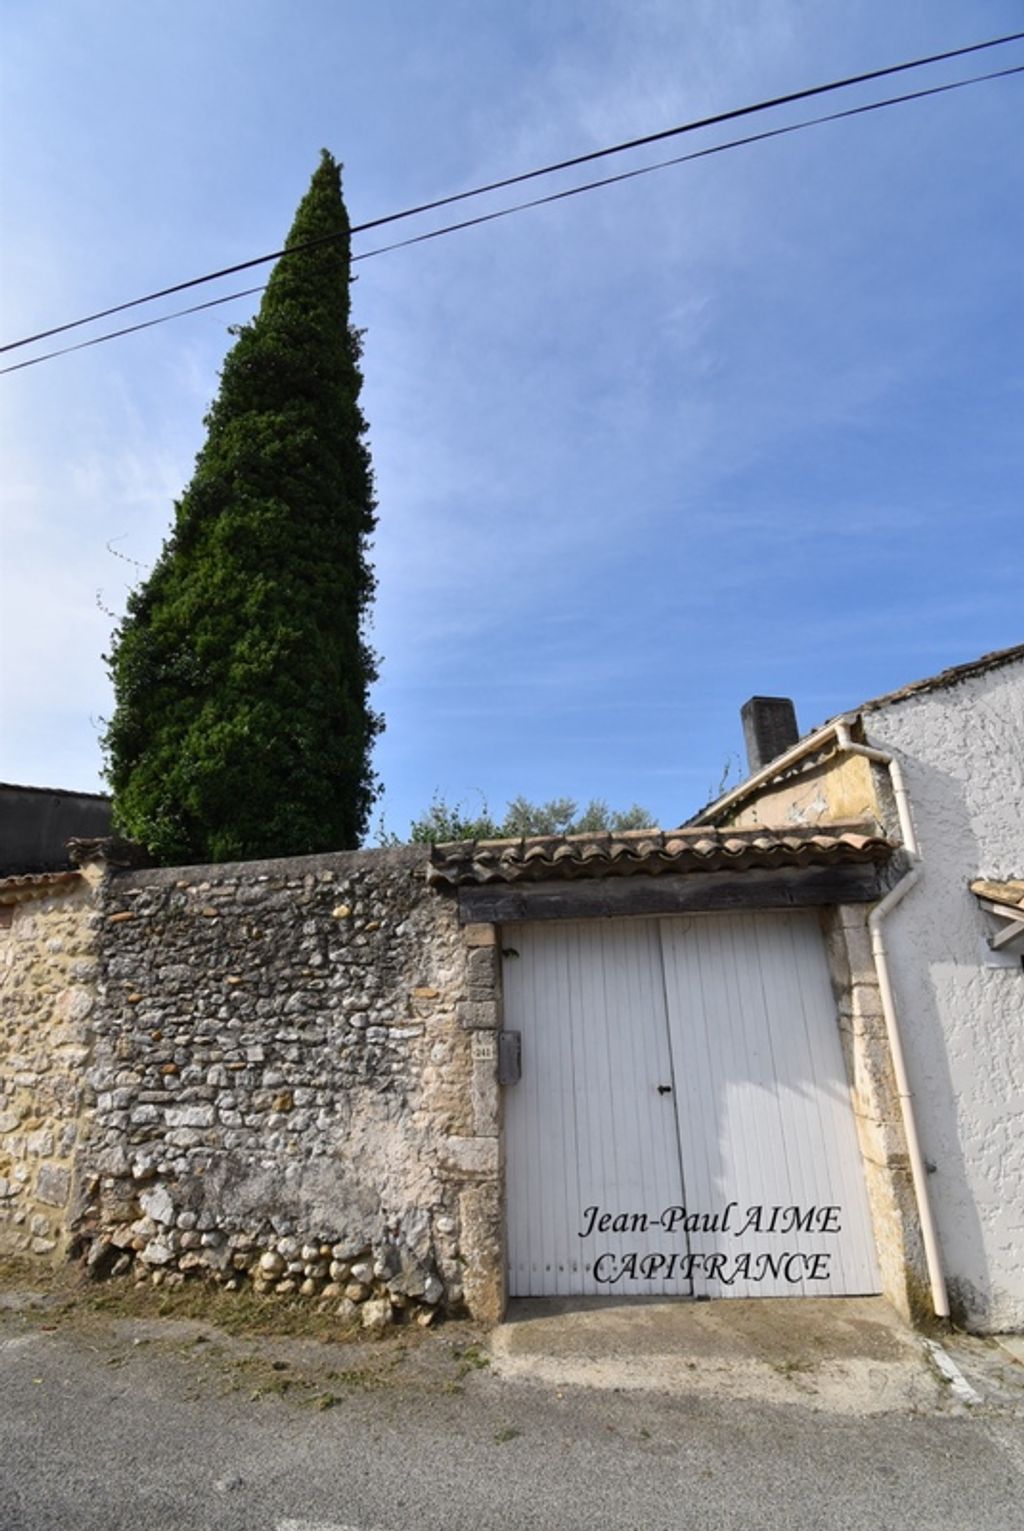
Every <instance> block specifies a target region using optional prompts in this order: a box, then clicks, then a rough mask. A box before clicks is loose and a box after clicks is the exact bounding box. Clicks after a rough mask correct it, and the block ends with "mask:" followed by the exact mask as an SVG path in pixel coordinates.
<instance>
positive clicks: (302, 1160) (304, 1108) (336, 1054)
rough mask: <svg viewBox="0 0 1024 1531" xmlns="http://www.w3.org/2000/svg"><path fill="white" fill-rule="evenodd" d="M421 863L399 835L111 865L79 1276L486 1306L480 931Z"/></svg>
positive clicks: (491, 1150) (485, 1052) (486, 1081)
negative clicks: (277, 857)
mask: <svg viewBox="0 0 1024 1531" xmlns="http://www.w3.org/2000/svg"><path fill="white" fill-rule="evenodd" d="M423 872H424V858H423V854H422V851H420V850H418V849H417V848H404V849H401V850H395V851H376V852H351V853H341V854H336V855H330V856H319V857H302V858H297V859H295V860H290V861H272V862H262V863H260V862H249V863H246V864H244V865H224V866H218V867H193V868H185V869H171V870H161V871H143V872H122V873H119V874H115V875H112V876H110V877H109V878H107V879H106V880H105V882H104V884H103V893H102V924H103V933H102V942H101V947H102V952H101V960H100V975H99V977H100V982H99V990H98V998H97V1004H96V1008H95V1011H94V1014H93V1017H92V1021H93V1051H92V1056H91V1062H90V1065H89V1068H88V1073H87V1082H88V1086H89V1091H90V1096H89V1098H90V1103H91V1105H92V1111H93V1124H92V1129H91V1131H90V1134H89V1139H88V1142H87V1143H86V1144H85V1145H83V1147H82V1150H81V1152H80V1156H79V1170H80V1174H81V1176H82V1180H83V1191H84V1195H85V1198H86V1200H85V1205H84V1210H83V1214H82V1217H81V1220H80V1223H79V1234H80V1237H81V1240H82V1242H83V1245H84V1244H86V1243H87V1246H88V1251H89V1253H88V1258H89V1260H90V1261H91V1262H92V1264H93V1266H94V1268H96V1269H97V1270H99V1271H103V1270H107V1269H110V1270H115V1271H123V1270H127V1269H129V1268H132V1267H134V1269H135V1270H136V1271H137V1272H139V1273H142V1272H148V1273H149V1276H150V1279H153V1280H155V1281H157V1282H160V1281H177V1280H181V1279H183V1278H184V1277H185V1276H186V1275H187V1274H188V1273H189V1272H190V1271H191V1272H201V1273H204V1274H207V1275H209V1276H212V1277H214V1278H215V1279H217V1280H220V1281H223V1282H225V1283H226V1284H228V1285H233V1284H238V1283H241V1282H242V1281H246V1280H252V1281H253V1282H254V1284H255V1285H256V1288H257V1290H261V1291H262V1290H271V1289H272V1290H275V1291H277V1292H281V1293H290V1292H293V1291H299V1292H301V1293H303V1294H304V1295H307V1296H312V1295H316V1296H321V1297H326V1298H328V1299H332V1300H334V1299H337V1300H338V1302H339V1304H340V1306H341V1308H342V1310H343V1311H348V1312H349V1313H350V1314H353V1313H354V1309H353V1308H351V1306H350V1305H352V1304H365V1305H366V1306H365V1309H364V1312H363V1318H364V1321H367V1320H369V1321H370V1322H386V1321H388V1319H389V1318H390V1316H391V1314H392V1312H393V1311H394V1310H395V1309H401V1308H405V1307H410V1306H413V1307H418V1308H419V1309H420V1310H422V1311H423V1313H424V1317H425V1316H426V1313H427V1312H429V1311H433V1310H436V1309H438V1308H439V1307H447V1308H449V1309H458V1308H459V1307H461V1306H462V1305H466V1306H468V1307H469V1309H470V1311H472V1312H473V1313H474V1314H475V1315H476V1316H479V1317H482V1318H491V1317H496V1316H497V1315H498V1313H499V1311H500V1307H501V1302H502V1267H501V1239H500V1236H496V1234H498V1233H500V1227H501V1207H500V1189H499V1186H500V1181H499V1127H500V1120H499V1092H498V1087H497V1084H496V1061H495V1046H494V1027H495V1026H496V1025H497V1024H498V1021H499V1019H500V1016H499V1006H498V994H497V988H496V983H497V969H496V962H495V956H496V954H495V950H494V948H493V944H491V943H493V935H492V933H491V931H490V930H489V929H486V930H484V931H483V932H481V931H480V930H479V929H478V928H477V929H474V928H473V927H470V928H469V930H468V932H463V931H462V930H461V929H460V927H459V925H458V922H457V919H456V911H455V907H454V903H453V901H451V900H448V899H445V898H444V897H441V896H439V895H438V894H437V893H435V892H432V891H429V890H428V889H427V887H426V886H425V882H424V876H423Z"/></svg>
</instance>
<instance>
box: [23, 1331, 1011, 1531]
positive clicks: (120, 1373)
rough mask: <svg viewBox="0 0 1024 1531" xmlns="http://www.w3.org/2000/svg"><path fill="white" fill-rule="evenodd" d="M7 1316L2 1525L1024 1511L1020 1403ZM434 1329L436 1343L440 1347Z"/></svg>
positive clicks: (888, 1517) (718, 1520) (1002, 1516)
mask: <svg viewBox="0 0 1024 1531" xmlns="http://www.w3.org/2000/svg"><path fill="white" fill-rule="evenodd" d="M429 1342H430V1345H429V1346H427V1347H425V1346H424V1345H422V1344H418V1343H417V1344H413V1345H411V1347H410V1348H408V1349H405V1348H403V1347H402V1346H401V1344H396V1343H395V1342H394V1341H387V1342H384V1343H382V1344H381V1345H380V1346H378V1347H376V1348H375V1349H372V1350H371V1351H370V1352H369V1355H370V1359H369V1361H367V1359H366V1347H363V1351H361V1352H360V1353H359V1354H358V1355H356V1354H355V1353H353V1354H351V1355H350V1354H348V1353H347V1352H344V1351H343V1350H342V1349H341V1348H340V1347H329V1348H328V1349H325V1348H324V1347H319V1348H317V1347H316V1346H315V1345H314V1344H313V1343H312V1342H291V1345H290V1347H288V1346H285V1347H284V1348H282V1347H281V1346H278V1345H269V1344H267V1345H257V1346H255V1347H253V1346H251V1345H250V1346H248V1347H244V1348H242V1349H240V1348H239V1347H238V1346H237V1345H236V1344H235V1343H234V1342H230V1341H227V1340H226V1339H225V1337H223V1336H220V1335H219V1334H217V1333H216V1332H209V1331H208V1332H206V1333H203V1332H202V1326H201V1325H195V1324H193V1325H190V1326H187V1325H183V1324H179V1325H173V1324H172V1325H164V1326H162V1327H160V1326H157V1325H154V1324H145V1323H140V1322H136V1323H134V1324H130V1323H125V1322H121V1323H119V1324H108V1325H107V1326H105V1327H104V1326H103V1325H102V1324H99V1325H94V1326H92V1327H89V1326H84V1327H82V1326H79V1327H75V1326H71V1327H65V1326H60V1327H57V1328H55V1329H50V1330H47V1329H45V1328H41V1327H40V1320H39V1319H38V1318H31V1319H29V1318H26V1317H25V1316H24V1315H12V1314H7V1315H2V1316H0V1528H2V1531H72V1528H73V1531H122V1528H123V1531H179V1528H190V1531H191V1528H195V1531H207V1528H209V1531H235V1528H238V1531H243V1528H244V1531H413V1528H415V1531H490V1528H492V1527H493V1528H502V1531H509V1528H513V1531H514V1528H523V1531H530V1528H540V1527H543V1528H549V1527H550V1528H556V1527H557V1528H558V1531H583V1528H586V1531H595V1528H599V1531H600V1528H608V1531H626V1528H629V1531H676V1528H705V1527H706V1528H714V1531H734V1528H735V1531H760V1528H767V1527H785V1528H787V1531H803V1528H807V1531H812V1528H813V1531H829V1528H836V1531H838V1528H843V1531H847V1528H848V1531H861V1528H864V1531H867V1528H871V1531H896V1528H899V1531H904V1528H920V1531H926V1528H927V1531H932V1528H934V1531H938V1528H942V1531H951V1528H952V1531H988V1528H991V1531H1014V1528H1017V1527H1024V1434H1022V1432H1021V1425H1020V1420H1021V1413H1020V1410H1019V1408H1017V1407H1011V1406H1007V1405H1006V1404H1005V1402H1004V1404H1003V1405H1000V1406H998V1407H997V1406H994V1405H993V1406H989V1405H985V1406H982V1407H980V1408H977V1409H973V1410H969V1409H965V1408H958V1407H957V1406H956V1405H955V1404H953V1403H948V1402H947V1403H946V1404H945V1405H944V1406H943V1407H942V1408H941V1409H939V1410H937V1411H932V1412H927V1411H926V1412H922V1411H919V1412H905V1411H904V1412H893V1413H882V1414H878V1413H875V1414H870V1415H863V1416H850V1415H848V1414H842V1413H827V1412H825V1413H823V1412H821V1411H820V1410H818V1411H815V1410H814V1409H812V1408H810V1407H808V1406H807V1405H806V1404H805V1403H803V1402H801V1401H800V1400H799V1398H798V1397H797V1398H795V1399H794V1401H793V1402H791V1403H786V1404H778V1403H767V1402H764V1401H757V1400H749V1399H730V1400H725V1399H717V1398H715V1397H714V1396H713V1395H709V1394H708V1393H707V1392H703V1393H700V1394H694V1395H693V1396H687V1395H686V1394H685V1393H683V1394H681V1395H677V1396H668V1395H664V1394H661V1393H658V1392H642V1393H636V1392H632V1393H625V1392H624V1393H619V1392H616V1391H614V1390H612V1389H595V1388H582V1387H578V1388H577V1387H573V1388H568V1387H567V1388H562V1389H558V1388H555V1387H553V1386H551V1385H549V1384H544V1385H540V1384H537V1383H534V1382H531V1381H529V1380H507V1379H502V1378H500V1377H497V1376H495V1375H493V1374H492V1370H491V1368H490V1367H489V1366H487V1365H486V1364H483V1358H482V1355H481V1352H480V1351H479V1350H478V1349H477V1348H475V1347H474V1346H473V1345H472V1344H471V1343H469V1342H468V1341H466V1340H462V1341H456V1340H451V1339H449V1338H447V1337H446V1336H444V1335H433V1334H432V1335H430V1336H429ZM430 1347H432V1348H430Z"/></svg>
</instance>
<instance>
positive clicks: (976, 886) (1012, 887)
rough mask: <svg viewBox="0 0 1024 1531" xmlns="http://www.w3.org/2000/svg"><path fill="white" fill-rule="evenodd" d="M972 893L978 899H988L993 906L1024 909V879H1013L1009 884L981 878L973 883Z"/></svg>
mask: <svg viewBox="0 0 1024 1531" xmlns="http://www.w3.org/2000/svg"><path fill="white" fill-rule="evenodd" d="M971 892H972V893H973V894H974V895H975V896H976V897H977V898H987V899H988V901H989V903H992V904H1006V905H1007V907H1008V908H1010V909H1024V879H1020V878H1011V879H1010V880H1009V881H1008V882H993V881H990V880H989V879H988V878H987V877H979V878H978V879H977V881H976V882H972V883H971Z"/></svg>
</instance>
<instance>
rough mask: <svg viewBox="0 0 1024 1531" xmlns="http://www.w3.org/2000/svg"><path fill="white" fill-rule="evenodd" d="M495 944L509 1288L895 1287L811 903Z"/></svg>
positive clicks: (515, 936)
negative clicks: (513, 1066) (887, 1274)
mask: <svg viewBox="0 0 1024 1531" xmlns="http://www.w3.org/2000/svg"><path fill="white" fill-rule="evenodd" d="M501 939H502V946H503V949H504V952H505V959H504V979H505V1026H506V1028H508V1029H510V1030H514V1031H518V1032H520V1033H521V1035H522V1077H521V1079H520V1080H519V1082H518V1083H517V1084H515V1085H511V1086H509V1087H508V1088H507V1090H506V1095H505V1113H506V1114H505V1134H506V1180H507V1200H508V1245H509V1291H510V1293H511V1295H512V1296H519V1297H539V1296H556V1295H578V1294H588V1293H589V1294H603V1295H606V1296H611V1297H620V1296H626V1295H637V1294H650V1295H671V1294H676V1295H680V1296H688V1295H693V1296H697V1297H703V1296H708V1297H756V1296H763V1297H774V1296H800V1295H806V1296H836V1295H853V1294H857V1293H869V1292H877V1291H879V1290H880V1283H879V1279H878V1269H877V1264H876V1260H875V1253H874V1243H873V1239H872V1235H871V1222H870V1217H869V1212H868V1204H867V1195H866V1192H865V1187H864V1178H863V1172H862V1169H861V1161H860V1153H859V1150H858V1146H857V1140H856V1132H855V1128H854V1122H853V1115H852V1111H851V1106H850V1092H849V1086H848V1084H847V1081H846V1074H845V1069H844V1065H843V1059H842V1053H841V1048H840V1040H839V1032H838V1027H837V1023H836V1010H835V1002H834V999H833V996H832V990H831V985H830V983H829V977H828V971H827V967H826V962H825V954H824V949H823V945H822V937H821V932H820V929H819V926H818V922H817V919H816V918H815V916H814V915H813V914H809V913H808V914H806V915H805V914H803V913H799V912H794V913H788V912H787V913H774V912H771V913H769V912H764V913H761V912H758V913H752V914H742V915H719V914H715V915H696V916H691V917H686V918H682V917H674V918H669V919H628V920H627V919H622V920H585V921H578V922H563V921H554V920H552V921H545V922H543V923H538V924H533V925H529V924H523V925H507V926H504V927H503V929H502V936H501Z"/></svg>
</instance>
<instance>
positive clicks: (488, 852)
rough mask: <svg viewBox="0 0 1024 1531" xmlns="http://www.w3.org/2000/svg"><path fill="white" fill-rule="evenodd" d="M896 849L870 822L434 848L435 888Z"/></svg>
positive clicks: (873, 856) (875, 855)
mask: <svg viewBox="0 0 1024 1531" xmlns="http://www.w3.org/2000/svg"><path fill="white" fill-rule="evenodd" d="M892 852H893V846H892V845H891V844H890V843H889V841H888V840H885V839H883V838H882V837H881V836H879V835H878V834H876V833H875V832H874V827H873V826H872V825H870V824H845V825H830V826H827V827H824V828H823V827H814V828H810V829H799V828H794V829H780V830H770V829H769V830H766V829H731V830H715V829H705V828H699V829H668V830H661V829H652V830H647V829H644V830H631V831H629V832H628V833H625V834H618V835H617V834H603V835H541V836H537V837H534V838H529V839H518V840H459V841H455V842H453V843H450V844H447V845H432V846H431V848H430V865H429V867H428V869H427V881H428V882H430V883H432V884H433V885H434V886H435V887H448V888H458V887H465V886H476V887H480V886H486V885H488V884H491V883H512V882H540V881H551V880H559V879H563V878H564V879H567V880H568V879H575V878H600V877H635V876H644V877H651V876H658V875H660V874H662V873H666V872H670V873H679V872H682V873H697V872H728V871H750V870H755V869H773V868H778V867H830V866H838V865H841V864H849V863H857V862H859V863H862V864H863V863H865V862H870V863H874V864H875V865H876V866H877V865H881V864H882V863H883V862H885V861H887V860H888V859H889V857H890V856H891V855H892Z"/></svg>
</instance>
